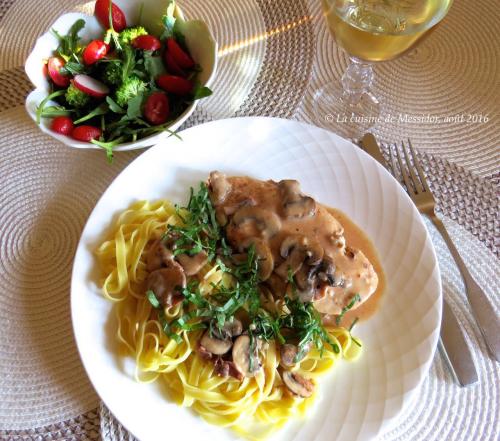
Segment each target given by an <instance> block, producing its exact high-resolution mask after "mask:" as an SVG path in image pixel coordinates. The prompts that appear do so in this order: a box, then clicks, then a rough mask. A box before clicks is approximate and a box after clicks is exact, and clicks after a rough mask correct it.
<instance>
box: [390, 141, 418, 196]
mask: <svg viewBox="0 0 500 441" xmlns="http://www.w3.org/2000/svg"><path fill="white" fill-rule="evenodd" d="M394 147H395V150H396V158H397V159H398V163H399V169H400V170H401V175H402V176H403V180H404V183H405V185H406V190H407V191H408V193H410V194H412V193H415V190H414V189H413V187H412V185H411V180H410V177H409V176H408V173H407V172H406V167H405V166H404V165H403V161H402V160H401V153H400V152H399V148H398V145H397V144H394ZM403 150H404V145H403ZM408 168H410V167H408Z"/></svg>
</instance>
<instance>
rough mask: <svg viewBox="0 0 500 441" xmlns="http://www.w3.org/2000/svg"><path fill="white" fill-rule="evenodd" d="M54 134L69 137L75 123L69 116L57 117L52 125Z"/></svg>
mask: <svg viewBox="0 0 500 441" xmlns="http://www.w3.org/2000/svg"><path fill="white" fill-rule="evenodd" d="M50 129H51V130H52V131H53V132H57V133H60V134H61V135H69V134H70V133H71V132H72V131H73V121H72V120H71V118H70V117H69V116H56V117H55V118H54V119H53V120H52V123H51V124H50Z"/></svg>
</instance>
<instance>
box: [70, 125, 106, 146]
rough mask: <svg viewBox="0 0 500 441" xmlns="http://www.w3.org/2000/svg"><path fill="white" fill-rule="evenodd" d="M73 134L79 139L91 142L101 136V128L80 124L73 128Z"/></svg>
mask: <svg viewBox="0 0 500 441" xmlns="http://www.w3.org/2000/svg"><path fill="white" fill-rule="evenodd" d="M71 136H72V137H73V138H74V139H76V140H78V141H84V142H90V141H92V140H93V139H97V138H99V137H100V136H101V129H99V128H98V127H94V126H78V127H75V128H74V129H73V131H72V132H71Z"/></svg>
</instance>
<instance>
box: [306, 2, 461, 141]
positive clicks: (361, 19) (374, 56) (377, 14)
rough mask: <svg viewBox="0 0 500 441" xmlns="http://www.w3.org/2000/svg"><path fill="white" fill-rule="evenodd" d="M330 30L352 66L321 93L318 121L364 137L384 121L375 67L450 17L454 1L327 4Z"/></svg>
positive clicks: (317, 95) (317, 103) (316, 106)
mask: <svg viewBox="0 0 500 441" xmlns="http://www.w3.org/2000/svg"><path fill="white" fill-rule="evenodd" d="M321 2H322V6H323V12H324V16H325V19H326V22H327V25H328V28H329V30H330V32H331V33H332V35H333V36H334V38H335V40H336V42H337V44H339V45H340V46H341V47H342V48H343V49H345V50H346V51H347V53H348V54H349V58H350V64H349V66H348V68H347V70H346V71H345V73H344V75H343V76H342V79H341V81H340V82H338V81H336V82H330V83H327V84H325V85H324V86H323V87H322V88H320V89H319V90H317V91H316V93H315V95H314V113H315V116H316V120H317V122H318V123H319V124H320V125H321V126H323V127H326V128H328V129H330V130H333V131H334V132H336V133H338V134H340V135H343V136H346V137H350V138H358V137H360V136H362V134H363V133H364V132H366V130H367V129H369V128H370V127H372V126H374V125H375V124H376V123H377V122H378V120H379V118H380V107H381V105H380V101H379V99H378V98H377V97H376V96H375V95H374V94H373V92H372V91H371V86H372V84H373V78H374V74H373V63H374V62H380V61H386V60H391V59H393V58H396V57H398V56H400V55H402V54H404V53H405V52H406V51H408V50H409V49H410V48H412V47H413V46H414V45H415V44H416V43H417V42H418V41H420V40H421V39H422V37H423V36H424V35H425V34H428V33H429V31H430V30H431V29H434V27H435V26H436V25H437V24H438V23H439V22H440V21H441V20H442V19H443V18H444V16H445V15H446V14H447V12H448V10H449V9H450V7H451V4H452V2H453V0H321Z"/></svg>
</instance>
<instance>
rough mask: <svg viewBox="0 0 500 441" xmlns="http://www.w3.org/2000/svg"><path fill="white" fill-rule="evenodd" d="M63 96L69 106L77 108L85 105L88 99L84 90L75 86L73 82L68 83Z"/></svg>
mask: <svg viewBox="0 0 500 441" xmlns="http://www.w3.org/2000/svg"><path fill="white" fill-rule="evenodd" d="M64 97H65V98H66V101H67V102H68V104H69V105H70V106H73V107H77V108H80V107H84V106H86V105H87V104H88V102H89V101H90V97H89V96H88V95H87V94H86V93H85V92H82V91H81V90H80V89H78V88H76V87H75V86H74V85H73V83H71V84H70V85H69V87H68V89H67V90H66V94H65V95H64Z"/></svg>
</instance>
